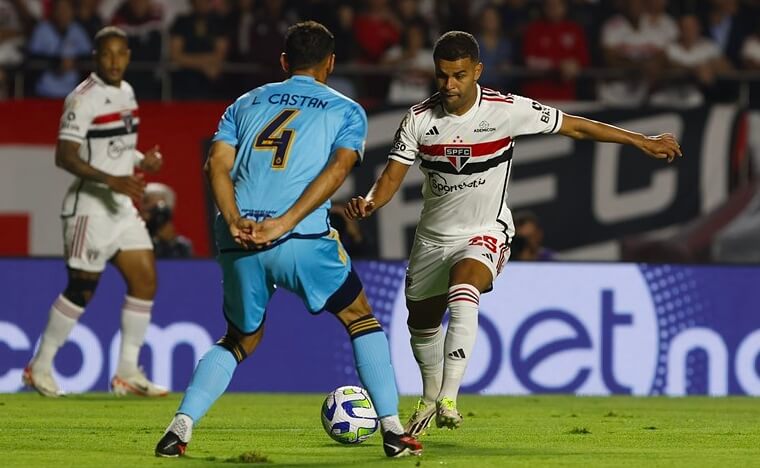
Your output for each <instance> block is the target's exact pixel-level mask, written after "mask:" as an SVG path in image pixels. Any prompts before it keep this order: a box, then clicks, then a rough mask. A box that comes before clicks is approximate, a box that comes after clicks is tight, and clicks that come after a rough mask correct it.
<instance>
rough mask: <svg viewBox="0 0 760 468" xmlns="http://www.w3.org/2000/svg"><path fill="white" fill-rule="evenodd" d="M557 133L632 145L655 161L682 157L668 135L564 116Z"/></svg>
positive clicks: (679, 148) (673, 138)
mask: <svg viewBox="0 0 760 468" xmlns="http://www.w3.org/2000/svg"><path fill="white" fill-rule="evenodd" d="M559 133H561V134H562V135H565V136H569V137H570V138H574V139H576V140H596V141H603V142H609V143H620V144H625V145H632V146H635V147H637V148H639V149H640V150H641V151H643V152H645V153H646V154H648V155H649V156H651V157H653V158H656V159H667V160H668V162H672V161H673V160H674V159H675V158H676V157H681V156H683V153H682V152H681V146H680V145H679V144H678V141H677V140H676V138H675V136H673V135H672V134H670V133H663V134H661V135H655V136H646V135H642V134H641V133H637V132H632V131H630V130H626V129H624V128H620V127H615V126H614V125H610V124H606V123H603V122H597V121H596V120H591V119H587V118H584V117H578V116H574V115H569V114H565V115H564V118H563V119H562V126H561V127H560V129H559Z"/></svg>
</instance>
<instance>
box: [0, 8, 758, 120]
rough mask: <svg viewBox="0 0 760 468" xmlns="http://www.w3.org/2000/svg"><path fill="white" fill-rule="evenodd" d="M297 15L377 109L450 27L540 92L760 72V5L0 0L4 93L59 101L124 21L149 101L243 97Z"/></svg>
mask: <svg viewBox="0 0 760 468" xmlns="http://www.w3.org/2000/svg"><path fill="white" fill-rule="evenodd" d="M301 19H314V20H317V21H320V22H322V23H323V24H325V25H327V26H328V27H329V28H330V29H331V31H332V32H333V33H334V34H335V36H336V42H337V49H336V55H337V59H338V63H339V68H338V70H337V71H338V73H336V75H335V78H334V79H333V80H332V81H331V83H330V84H331V85H332V86H333V87H335V88H337V89H339V90H341V91H343V92H344V93H346V94H347V95H349V96H351V97H355V98H358V99H359V100H360V101H361V102H362V104H364V105H365V106H367V107H373V106H376V105H381V104H384V103H391V104H408V103H410V102H416V101H419V100H421V99H424V98H425V97H426V96H427V95H429V94H430V93H431V91H432V90H433V88H432V87H433V81H432V76H433V75H432V74H433V69H432V67H433V63H432V60H431V58H430V57H431V50H430V49H431V46H432V40H433V39H434V38H435V37H438V35H439V34H440V33H441V32H444V31H447V30H452V29H461V30H465V31H470V32H472V33H473V34H475V35H476V37H477V39H478V41H479V42H480V44H481V48H482V50H481V59H482V61H483V63H484V64H485V66H486V68H485V70H486V72H485V74H484V75H483V77H482V79H481V82H482V83H483V84H484V85H486V86H490V87H494V88H497V89H506V90H509V91H515V92H520V93H523V94H526V95H529V96H531V97H534V98H536V99H542V100H555V101H557V100H558V101H570V100H576V99H599V100H602V101H604V102H607V103H610V104H615V105H640V104H643V103H649V104H655V105H666V106H672V105H679V106H689V105H699V104H701V103H703V102H704V101H705V100H707V101H716V100H717V101H720V100H734V99H736V97H737V95H738V89H739V82H740V81H739V80H737V79H736V75H735V74H732V73H733V72H734V71H737V70H760V1H758V0H742V1H740V0H673V1H667V0H611V1H600V0H490V1H489V0H353V1H352V0H299V1H295V0H0V95H1V96H3V97H8V96H13V95H19V94H20V95H23V96H25V97H26V96H39V97H50V98H60V97H64V96H65V95H66V94H67V93H68V92H69V91H71V90H72V89H73V88H74V86H75V85H76V84H77V83H78V82H79V81H80V79H81V77H82V76H83V75H84V73H86V71H87V69H88V66H89V63H90V59H89V58H90V54H91V50H92V37H93V35H94V33H95V32H96V31H97V30H98V29H99V28H100V27H102V26H103V25H108V24H113V25H117V26H119V27H121V28H123V29H124V30H126V31H127V33H128V35H129V40H130V48H131V49H132V61H133V65H132V67H131V70H130V72H129V73H128V74H127V77H126V79H127V80H128V81H130V83H132V85H133V86H134V88H135V90H136V93H137V95H138V97H139V98H140V99H151V98H160V97H164V98H165V97H167V92H166V90H167V86H166V84H167V83H168V84H169V87H168V89H169V90H170V91H169V96H170V97H171V98H174V99H214V98H220V99H230V98H234V97H236V96H238V95H239V94H240V93H241V92H243V91H245V90H247V89H250V88H252V87H255V86H257V85H259V84H262V83H265V82H268V81H272V80H277V79H279V78H281V77H282V74H281V71H280V67H279V54H280V50H281V45H282V42H283V37H284V34H285V31H286V28H287V27H288V26H289V25H290V24H293V23H294V22H296V21H297V20H301ZM745 76H752V75H746V74H745ZM18 81H20V83H19V82H18ZM757 83H758V80H755V81H754V85H753V86H754V89H757V88H758V86H757ZM19 89H21V90H22V91H21V93H19V92H18V90H19ZM14 91H15V92H14ZM751 94H752V95H754V97H753V100H757V101H760V98H758V95H759V94H760V93H758V92H753V93H751ZM755 104H757V103H755Z"/></svg>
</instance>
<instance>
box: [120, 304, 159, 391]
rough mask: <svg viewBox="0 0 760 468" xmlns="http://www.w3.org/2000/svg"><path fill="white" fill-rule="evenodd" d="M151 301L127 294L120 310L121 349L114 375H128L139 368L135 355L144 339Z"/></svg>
mask: <svg viewBox="0 0 760 468" xmlns="http://www.w3.org/2000/svg"><path fill="white" fill-rule="evenodd" d="M152 308H153V301H146V300H144V299H137V298H136V297H132V296H127V297H126V300H125V301H124V307H123V308H122V311H121V350H120V353H119V365H118V367H117V368H116V375H118V376H119V377H122V378H123V377H129V376H131V375H134V374H135V373H136V372H137V371H138V370H139V369H138V367H137V357H138V356H139V354H140V348H141V347H142V344H143V341H144V340H145V331H146V330H147V329H148V324H150V312H151V309H152Z"/></svg>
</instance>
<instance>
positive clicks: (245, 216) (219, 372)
mask: <svg viewBox="0 0 760 468" xmlns="http://www.w3.org/2000/svg"><path fill="white" fill-rule="evenodd" d="M334 46H335V39H334V37H333V35H332V34H331V33H330V32H329V31H328V30H327V28H325V27H324V26H322V25H321V24H319V23H315V22H313V21H308V22H305V23H299V24H296V25H295V26H292V27H291V28H290V29H289V30H288V33H287V36H286V39H285V53H283V54H282V57H281V64H282V67H283V69H284V70H285V71H286V72H288V73H289V74H290V76H291V77H290V78H289V79H288V80H285V81H283V82H281V83H271V84H268V85H264V86H261V87H259V88H256V89H254V90H253V91H250V92H248V93H246V94H244V95H243V96H241V97H240V98H238V100H237V101H235V103H234V104H232V105H231V106H230V107H228V108H227V110H226V112H225V113H224V115H223V116H222V119H221V121H220V122H219V130H218V131H217V132H216V135H215V136H214V143H213V145H212V147H211V150H210V152H209V157H208V161H207V162H206V172H207V174H208V178H209V182H210V184H211V188H212V192H213V195H214V199H215V201H216V204H217V207H218V208H219V214H218V216H217V219H216V222H215V231H216V240H217V245H218V248H219V256H218V259H219V263H220V265H221V267H222V273H223V277H224V315H225V318H226V319H227V323H228V327H227V334H226V335H225V336H224V337H222V339H220V340H219V341H218V342H217V344H216V345H215V346H213V347H212V348H211V349H210V350H209V351H208V352H207V353H206V354H205V355H204V356H203V358H202V359H201V360H200V362H199V363H198V367H196V369H195V372H194V374H193V377H192V379H191V381H190V385H189V386H188V388H187V391H186V392H185V396H184V398H183V400H182V403H181V404H180V407H179V409H178V410H177V412H176V414H175V416H174V419H173V420H172V422H171V424H169V427H168V428H167V430H166V432H165V433H164V436H163V437H162V439H161V440H160V441H159V442H158V445H157V446H156V450H155V452H156V455H159V456H167V457H176V456H179V455H182V454H183V453H184V452H185V449H186V447H187V443H188V442H189V441H190V436H191V433H192V429H193V425H194V424H195V423H197V422H198V421H199V420H200V419H201V418H202V417H203V415H204V414H206V412H207V411H208V409H209V408H210V407H211V405H212V404H213V403H214V401H216V399H217V398H219V397H220V396H221V395H222V394H223V393H224V391H225V389H226V388H227V385H228V384H229V382H230V380H231V379H232V375H233V373H234V371H235V368H236V367H237V365H238V364H239V363H240V362H241V361H242V360H243V359H245V358H246V357H247V356H248V355H250V354H251V353H252V352H253V351H254V349H256V346H257V345H258V343H259V341H260V340H261V336H262V325H263V322H264V312H265V310H266V306H267V303H268V302H269V299H270V297H271V295H272V293H273V292H274V290H275V287H276V286H280V287H283V288H285V289H288V290H290V291H292V292H294V293H296V294H298V295H299V296H300V297H301V298H302V299H303V301H304V303H305V304H306V306H307V308H308V309H309V311H311V312H312V313H318V312H320V311H322V310H327V311H329V312H331V313H333V314H335V315H336V317H337V318H338V320H340V321H341V322H342V323H343V325H344V326H345V327H346V330H347V331H348V334H349V336H350V337H351V343H352V345H353V349H354V357H355V359H356V368H357V371H358V373H359V378H360V380H361V381H362V384H363V385H364V386H365V387H366V388H367V390H368V391H369V394H370V396H371V397H372V401H373V402H374V404H375V409H376V410H377V414H378V417H379V418H380V424H381V428H382V432H383V448H384V450H385V454H386V455H387V456H389V457H399V456H404V455H418V454H420V453H421V452H422V445H420V443H419V442H418V441H417V440H416V439H414V438H413V437H411V436H409V435H408V434H405V433H404V429H403V426H402V425H401V422H400V420H399V418H398V392H397V389H396V381H395V376H394V373H393V368H392V366H391V361H390V352H389V347H388V339H387V338H386V336H385V333H384V332H383V329H382V327H381V325H380V323H379V322H378V321H377V319H375V317H374V316H373V315H372V312H371V310H370V306H369V303H368V302H367V297H366V296H365V294H364V290H363V288H362V284H361V281H360V280H359V277H358V276H357V275H356V273H355V272H354V271H353V269H352V268H351V260H350V258H349V257H348V255H346V252H345V251H344V250H343V247H342V245H341V243H340V240H339V238H338V235H337V233H336V231H335V230H333V229H332V228H331V227H330V224H329V221H328V209H329V207H330V202H329V197H330V196H331V195H332V194H333V193H334V192H335V190H336V189H337V188H338V187H339V186H340V185H341V184H342V183H343V181H344V180H345V178H346V176H347V175H348V173H349V172H350V171H351V169H352V168H353V167H354V166H355V165H356V164H358V163H359V162H360V161H361V158H362V155H363V152H364V143H365V139H366V136H367V117H366V115H365V113H364V110H363V109H362V108H361V107H360V106H359V105H358V104H357V103H355V102H354V101H352V100H350V99H348V98H346V97H345V96H343V95H341V94H339V93H337V92H336V91H334V90H332V89H331V88H329V87H328V86H326V85H325V82H326V80H327V76H328V75H329V74H330V73H331V72H332V70H333V67H334V64H335V55H334V54H333V50H334Z"/></svg>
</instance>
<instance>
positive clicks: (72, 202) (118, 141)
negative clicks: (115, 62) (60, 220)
mask: <svg viewBox="0 0 760 468" xmlns="http://www.w3.org/2000/svg"><path fill="white" fill-rule="evenodd" d="M139 123H140V118H139V116H138V112H137V100H136V99H135V93H134V91H133V90H132V86H130V84H129V83H127V82H126V81H124V80H122V81H121V86H119V87H116V86H111V85H108V84H106V83H105V82H104V81H103V80H102V79H100V77H98V76H97V75H96V74H95V73H91V74H90V76H88V77H87V79H86V80H84V81H83V82H81V83H80V84H79V86H77V87H76V89H74V91H72V92H71V93H70V94H69V95H68V96H66V101H65V103H64V105H63V115H62V116H61V124H60V129H59V131H58V139H60V140H69V141H74V142H76V143H80V144H81V146H80V147H79V157H80V158H82V159H83V160H84V161H87V162H88V163H89V164H90V165H91V166H93V167H94V168H96V169H99V170H101V171H103V172H105V173H107V174H111V175H116V176H124V175H131V174H132V173H133V172H134V166H135V164H136V163H137V162H138V161H139V159H140V158H141V156H142V154H141V153H140V152H139V151H137V128H138V126H139ZM133 212H136V211H135V208H134V206H133V204H132V201H131V200H130V198H129V197H128V196H127V195H123V194H120V193H115V192H112V191H111V190H110V189H109V188H108V187H107V186H106V185H105V184H101V183H97V182H92V181H87V180H83V179H80V178H76V179H75V180H74V182H73V183H72V184H71V186H70V187H69V190H68V192H67V193H66V197H65V198H64V200H63V210H62V213H61V216H62V217H64V218H66V217H70V216H75V215H83V214H88V215H92V214H109V215H123V214H127V213H130V214H131V213H133Z"/></svg>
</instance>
